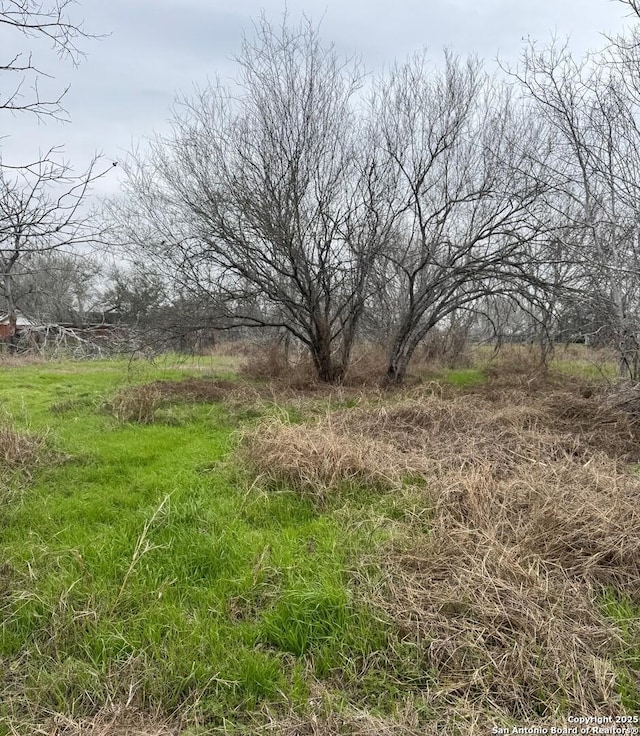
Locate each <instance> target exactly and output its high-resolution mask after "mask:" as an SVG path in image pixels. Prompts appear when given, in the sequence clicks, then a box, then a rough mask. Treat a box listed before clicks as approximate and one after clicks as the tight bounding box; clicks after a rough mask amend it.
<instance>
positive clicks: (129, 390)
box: [107, 378, 237, 424]
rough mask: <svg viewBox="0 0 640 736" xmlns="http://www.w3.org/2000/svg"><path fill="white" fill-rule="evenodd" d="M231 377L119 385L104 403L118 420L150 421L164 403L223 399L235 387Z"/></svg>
mask: <svg viewBox="0 0 640 736" xmlns="http://www.w3.org/2000/svg"><path fill="white" fill-rule="evenodd" d="M236 388H237V387H236V384H234V383H233V382H231V381H225V380H221V379H208V378H187V379H184V380H180V381H154V382H153V383H143V384H140V385H136V386H127V387H126V388H123V389H121V390H120V391H119V392H118V393H117V394H116V395H115V396H114V397H113V398H112V399H111V401H110V402H108V404H107V409H108V410H109V411H110V412H111V414H113V416H114V417H115V418H116V419H117V420H118V421H120V422H136V423H139V424H151V423H152V422H153V421H154V420H155V418H156V412H157V411H158V409H160V408H161V407H163V406H167V405H169V404H176V403H188V402H217V401H222V400H223V399H224V398H226V397H228V396H229V395H230V394H232V393H233V392H234V391H235V390H236Z"/></svg>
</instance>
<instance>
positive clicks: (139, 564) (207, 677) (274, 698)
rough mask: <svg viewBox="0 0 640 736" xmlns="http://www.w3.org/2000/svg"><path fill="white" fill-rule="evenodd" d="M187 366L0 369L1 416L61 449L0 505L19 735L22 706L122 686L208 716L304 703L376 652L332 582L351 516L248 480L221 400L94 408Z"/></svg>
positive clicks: (376, 634) (7, 643)
mask: <svg viewBox="0 0 640 736" xmlns="http://www.w3.org/2000/svg"><path fill="white" fill-rule="evenodd" d="M223 369H224V371H225V372H227V375H228V371H227V367H226V366H223ZM208 370H209V371H213V373H214V374H219V373H220V372H219V371H218V372H216V365H215V363H212V364H211V365H210V366H209V368H208ZM193 372H197V373H198V374H200V375H201V374H202V373H203V369H202V367H201V366H196V367H195V369H194V371H193ZM190 373H191V369H190V368H189V367H188V366H184V365H183V366H180V367H178V368H176V367H175V366H173V365H172V366H171V367H165V366H161V367H151V366H149V365H146V364H139V365H138V364H136V365H133V366H132V365H131V364H128V363H125V362H118V361H108V362H107V361H102V362H95V363H85V364H81V365H73V364H65V363H59V364H56V363H52V364H50V365H49V364H48V365H31V366H23V367H15V368H3V389H2V395H1V400H2V409H3V411H4V412H5V413H7V414H8V415H9V416H10V417H11V418H12V421H13V422H14V424H15V425H17V426H18V427H20V426H22V427H27V426H28V427H29V428H30V429H31V430H32V431H39V432H46V434H47V437H48V440H47V441H48V443H49V444H51V445H52V446H55V448H56V449H57V450H58V451H60V452H62V453H64V455H65V456H66V458H67V459H66V461H65V462H63V463H61V464H56V465H52V466H50V467H47V468H45V469H43V470H41V471H39V472H36V473H35V476H34V479H33V482H32V484H31V486H30V487H29V488H28V489H27V490H25V491H23V493H22V495H21V497H20V500H19V501H18V502H16V503H14V504H13V505H12V506H10V507H9V508H8V509H6V513H4V515H3V516H2V517H1V518H0V560H2V567H1V569H0V575H1V578H0V580H2V582H4V583H5V586H4V591H3V592H0V607H1V609H2V628H1V629H0V664H1V667H0V669H1V670H2V671H3V672H4V673H5V674H4V675H0V693H1V697H0V723H2V722H7V723H9V722H10V723H12V724H14V727H18V726H16V725H15V724H20V723H23V724H25V725H24V726H23V727H22V728H23V730H24V733H29V732H30V731H29V728H30V726H29V725H28V724H29V723H31V721H30V720H29V719H30V718H31V719H32V721H33V720H34V719H35V721H37V720H38V718H41V717H43V716H44V714H47V713H55V712H60V713H64V714H66V715H68V716H69V717H80V716H82V715H87V714H89V715H90V714H91V713H93V712H94V711H95V710H97V709H98V708H99V707H100V706H101V705H103V704H104V703H105V702H110V701H115V702H119V701H120V702H124V701H126V700H127V699H128V698H129V697H130V696H131V693H132V692H133V693H134V700H135V703H136V704H137V705H139V706H140V707H143V708H148V709H156V708H159V709H160V710H161V711H162V712H164V713H166V714H171V713H173V712H174V711H185V709H187V708H188V707H191V708H192V713H193V717H197V719H199V720H201V721H202V720H203V719H204V721H205V722H207V723H211V724H214V725H215V724H216V723H218V724H219V723H221V722H222V721H223V720H228V719H229V718H231V719H232V720H233V718H234V714H235V713H240V712H242V711H245V710H249V711H250V710H251V709H255V708H257V707H258V706H259V704H260V703H269V704H270V705H272V706H274V707H275V706H278V704H280V705H281V706H282V707H284V706H285V705H286V706H287V707H294V708H304V705H305V703H306V700H307V698H308V689H309V682H310V680H309V678H310V677H311V678H314V677H326V676H330V675H331V673H333V672H336V673H339V674H340V677H341V678H346V681H347V685H348V684H349V680H350V678H351V680H353V682H352V684H353V685H354V687H355V686H356V684H357V674H358V671H359V668H360V664H361V663H362V662H363V661H364V660H366V659H367V658H368V657H370V656H371V655H372V653H374V652H377V651H379V650H380V649H383V648H384V647H385V641H386V636H387V631H386V627H385V625H384V624H383V623H380V622H379V621H377V620H375V619H374V618H373V616H372V614H371V613H370V612H369V611H367V610H365V609H363V607H362V606H361V605H360V604H358V603H357V602H356V601H355V600H354V599H353V596H352V593H351V592H350V589H349V576H348V572H347V571H348V570H349V569H350V568H351V567H352V566H353V565H354V560H356V559H357V557H358V555H359V554H360V553H361V551H362V550H363V549H368V550H370V548H371V543H372V536H371V530H367V529H366V525H363V524H362V523H356V524H354V525H350V524H349V521H348V515H347V517H345V515H344V514H342V515H340V514H337V513H335V510H334V512H327V513H324V514H322V513H319V512H318V511H317V510H316V509H314V507H313V506H312V505H311V504H310V502H309V501H307V500H305V499H302V498H300V497H298V496H297V495H295V494H293V493H287V492H281V493H275V494H266V493H264V492H262V491H261V490H259V489H258V488H254V487H252V486H251V485H250V484H249V481H248V479H247V478H246V477H245V476H244V475H243V473H242V472H240V471H238V470H237V469H236V468H234V466H233V464H232V462H230V459H229V454H230V451H231V450H232V448H233V445H234V442H235V434H234V432H235V430H236V429H237V426H238V421H237V417H234V416H232V415H230V414H229V411H228V410H227V409H226V408H225V407H223V406H222V405H220V404H210V405H202V404H196V405H190V406H188V407H184V406H182V407H180V412H181V416H180V421H178V422H175V421H172V422H166V421H163V420H162V417H161V420H160V421H158V422H154V423H152V424H149V425H139V424H127V423H121V422H118V421H116V420H115V419H114V417H112V416H111V415H110V414H109V413H108V412H107V411H105V409H104V406H105V401H106V400H108V399H109V397H110V396H112V395H113V393H114V392H115V391H117V390H118V389H119V388H121V387H123V386H125V385H128V383H129V382H134V383H135V382H142V381H149V380H154V379H156V378H176V377H181V376H185V375H189V374H190ZM345 518H346V523H345ZM303 673H306V674H304V675H303ZM3 677H4V681H3V679H2V678H3ZM0 733H2V728H1V727H0Z"/></svg>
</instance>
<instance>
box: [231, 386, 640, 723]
mask: <svg viewBox="0 0 640 736" xmlns="http://www.w3.org/2000/svg"><path fill="white" fill-rule="evenodd" d="M637 438H638V435H637V434H636V430H635V419H634V417H633V416H632V415H629V416H626V417H625V416H624V414H623V412H622V411H621V409H620V408H619V407H617V406H614V405H612V402H609V403H608V404H606V403H603V400H602V397H598V396H594V397H591V399H587V398H585V397H584V396H581V395H576V394H575V393H572V392H571V391H565V392H555V393H554V392H553V391H552V392H549V393H546V394H544V393H541V394H536V393H532V394H530V395H525V394H523V393H520V392H513V391H503V392H497V393H493V394H492V395H491V396H487V395H485V396H483V395H464V396H454V397H452V398H444V397H442V396H437V395H429V396H419V395H416V396H415V398H413V399H403V400H400V401H398V402H396V403H395V404H390V405H387V406H376V407H368V408H367V407H358V408H355V409H350V410H340V411H337V412H333V413H330V414H328V415H326V416H325V417H323V418H321V419H320V420H319V421H317V422H315V423H314V424H310V425H297V426H291V425H288V424H287V423H285V422H283V421H275V420H271V421H270V422H269V423H267V424H262V425H259V426H258V427H257V428H255V429H253V430H251V431H250V432H248V433H246V434H245V436H244V441H243V452H244V453H245V458H246V459H247V461H248V462H249V464H250V465H251V467H252V468H253V469H254V471H257V472H258V473H260V474H262V475H263V476H265V477H267V478H269V479H271V480H276V481H280V482H285V483H287V484H288V485H289V486H292V487H294V488H298V489H299V490H300V491H303V492H305V493H307V494H312V495H313V496H314V497H316V498H318V499H319V500H320V501H324V500H325V499H326V498H327V496H328V495H329V494H332V493H333V494H335V493H337V492H339V490H340V487H341V485H342V484H343V483H345V482H347V481H351V480H355V481H357V482H358V483H364V484H369V485H372V486H377V487H381V488H384V489H386V490H392V489H393V488H395V487H398V486H399V484H402V483H403V482H404V483H407V482H411V479H416V478H420V480H421V483H420V484H419V489H417V490H418V492H419V493H421V494H423V498H424V507H425V508H429V509H431V511H430V515H431V531H430V533H429V535H428V536H425V535H424V533H423V532H422V531H421V532H420V533H415V532H414V531H412V530H411V528H408V531H407V540H406V543H403V544H402V545H398V546H397V547H396V548H391V549H389V550H388V553H387V554H386V556H385V557H384V558H383V559H382V560H381V564H382V566H383V568H384V569H385V570H386V580H387V582H386V585H385V587H384V588H383V589H382V590H381V589H379V588H378V589H376V591H375V592H370V593H369V594H368V595H370V596H371V598H370V600H375V601H376V605H377V606H378V607H379V608H381V609H383V610H384V612H385V613H386V615H387V616H389V617H390V618H391V620H392V621H393V622H395V625H396V626H397V627H398V629H399V631H400V632H401V635H402V637H403V638H404V639H405V640H406V641H408V642H411V643H412V644H413V645H414V646H415V650H416V657H417V658H419V660H420V663H421V667H422V668H423V670H424V671H425V672H428V673H431V674H432V675H433V677H434V681H435V685H434V687H433V691H432V695H433V712H434V713H436V714H440V716H441V717H442V718H443V719H444V720H445V721H446V720H447V718H449V716H451V714H452V713H454V712H455V711H456V709H457V708H459V706H460V703H464V704H466V705H465V708H467V709H468V710H469V712H470V713H471V715H472V720H473V718H480V719H481V720H482V718H483V717H484V716H482V714H485V716H486V718H487V719H488V720H487V722H488V721H489V720H491V719H492V718H493V719H494V720H495V719H498V720H500V719H502V722H506V721H508V719H512V720H516V721H518V722H522V721H524V722H526V723H535V722H536V719H537V722H545V724H547V725H548V724H549V722H550V719H551V720H554V719H555V720H556V721H559V722H560V721H561V720H562V716H563V714H564V715H566V714H567V713H589V714H594V715H596V714H602V715H604V714H609V715H611V714H619V713H621V712H624V710H623V707H622V705H621V701H620V695H619V689H620V688H619V683H618V679H617V678H618V676H619V673H618V672H617V671H616V665H615V664H614V663H615V662H616V659H617V658H619V657H620V656H621V654H622V652H623V649H624V644H623V639H622V637H621V634H620V631H619V630H618V629H617V628H616V626H615V624H614V623H612V622H611V621H610V620H608V619H607V618H606V617H605V616H604V614H603V613H602V611H601V609H600V608H599V606H598V604H597V600H598V596H599V595H600V594H601V593H602V591H603V590H605V589H607V590H609V589H615V590H616V591H617V593H618V594H620V595H623V596H626V597H628V598H630V599H632V600H635V601H636V602H640V526H639V524H638V521H639V520H640V480H639V479H638V478H637V477H636V476H634V475H633V474H631V472H630V471H628V469H627V467H626V466H625V461H627V460H628V459H629V457H630V456H632V455H633V453H634V452H637V442H638V439H637ZM365 587H366V585H364V582H363V584H362V585H359V586H358V589H359V590H362V589H364V588H365ZM629 676H630V677H632V678H633V677H636V678H637V674H636V675H634V674H631V675H629ZM635 684H636V686H640V682H636V683H635ZM306 732H307V731H300V733H306ZM308 732H309V733H316V732H315V731H308ZM317 732H318V733H322V731H317ZM399 733H400V732H399Z"/></svg>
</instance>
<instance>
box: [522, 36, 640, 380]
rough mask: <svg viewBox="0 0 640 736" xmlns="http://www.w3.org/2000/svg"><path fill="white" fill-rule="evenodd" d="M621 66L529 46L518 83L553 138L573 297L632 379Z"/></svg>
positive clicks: (632, 176) (630, 235) (633, 271)
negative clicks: (586, 309)
mask: <svg viewBox="0 0 640 736" xmlns="http://www.w3.org/2000/svg"><path fill="white" fill-rule="evenodd" d="M625 68H626V65H625V63H624V61H623V60H622V61H621V59H620V57H614V56H612V55H611V54H609V55H608V56H604V55H600V56H597V57H592V58H591V59H586V60H585V61H582V62H576V61H575V60H574V59H573V58H572V56H571V54H570V53H569V52H568V50H567V48H566V46H558V45H557V44H552V45H551V46H550V47H549V48H547V49H544V50H542V51H538V50H537V49H535V47H530V48H529V49H528V50H527V52H526V53H525V56H524V62H523V65H522V69H521V71H520V73H519V74H518V78H519V80H520V82H521V83H522V85H523V87H524V89H525V90H526V92H527V94H528V95H529V96H530V97H531V99H532V100H534V102H535V103H536V105H537V108H538V111H539V114H541V115H543V116H544V117H545V119H546V120H547V122H548V123H549V124H550V125H552V126H553V128H554V129H555V131H556V133H557V145H556V147H555V150H554V155H553V167H552V168H553V172H552V173H553V176H554V178H555V180H556V191H557V193H558V197H557V202H561V201H562V200H564V204H562V203H560V204H557V205H556V206H557V208H558V209H560V210H562V211H563V212H564V215H565V223H564V230H565V236H564V251H563V254H562V259H563V260H564V261H565V262H566V263H570V264H572V266H573V273H572V277H573V280H574V288H573V295H572V300H573V301H574V302H575V301H576V300H577V301H582V302H584V303H588V304H589V305H590V312H591V313H592V315H593V332H594V333H595V331H598V333H600V334H599V339H600V340H601V341H602V340H604V341H606V342H609V343H610V344H614V345H615V346H616V348H617V351H618V357H619V363H620V371H621V373H622V374H623V375H628V376H631V377H633V378H634V379H638V378H640V288H639V286H638V276H639V274H640V271H639V267H640V206H639V204H638V202H639V201H640V198H639V195H640V189H639V186H640V130H639V129H638V125H637V114H638V111H639V110H638V106H637V104H636V102H635V100H634V97H633V95H631V94H630V93H629V87H628V85H627V83H626V80H625V79H624V70H625ZM565 301H566V298H565ZM574 311H584V310H579V309H575V308H574Z"/></svg>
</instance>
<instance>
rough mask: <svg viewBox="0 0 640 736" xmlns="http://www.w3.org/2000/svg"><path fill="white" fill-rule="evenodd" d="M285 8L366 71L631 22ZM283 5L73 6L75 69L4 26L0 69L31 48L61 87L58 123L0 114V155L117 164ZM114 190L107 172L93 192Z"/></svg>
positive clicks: (427, 1)
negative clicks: (88, 35) (79, 39)
mask: <svg viewBox="0 0 640 736" xmlns="http://www.w3.org/2000/svg"><path fill="white" fill-rule="evenodd" d="M286 6H287V7H288V12H289V14H290V16H291V18H292V19H293V20H297V19H299V17H300V14H301V13H303V12H304V13H305V14H306V15H307V16H308V17H309V18H310V19H311V20H313V21H314V22H315V21H317V22H319V21H321V35H322V37H323V39H324V40H326V41H327V42H333V43H335V45H336V46H337V47H338V48H339V49H340V50H343V51H344V52H345V53H349V54H352V53H354V52H355V53H358V54H360V55H361V57H362V59H363V61H364V62H365V64H366V66H367V67H368V68H369V69H372V70H376V69H381V68H382V67H384V66H385V65H388V64H390V63H392V62H393V61H394V60H396V59H398V60H401V59H403V58H405V57H406V56H407V54H409V53H411V52H412V51H415V50H417V49H420V48H422V47H425V46H426V47H427V48H428V49H429V50H430V52H431V55H432V57H433V58H434V59H436V60H437V59H438V57H439V56H440V54H441V51H442V49H444V48H445V47H449V48H451V49H453V50H454V51H456V52H458V53H460V54H463V55H464V54H470V53H471V54H477V55H478V56H480V57H482V58H483V59H485V60H486V62H487V66H488V67H491V66H492V64H493V63H494V61H495V59H496V57H498V56H499V57H500V58H501V59H503V60H506V61H514V60H516V59H517V58H518V56H519V54H520V52H521V49H522V46H523V40H524V39H525V38H526V37H529V38H531V39H533V40H536V41H538V42H539V43H541V44H544V43H545V42H547V41H548V40H549V39H550V38H551V37H552V36H553V35H555V36H557V37H560V38H565V37H567V36H569V37H570V45H571V47H572V48H573V49H575V51H576V53H577V54H582V53H584V52H585V51H586V50H589V49H598V48H600V47H602V46H603V44H604V38H603V36H602V33H603V32H609V33H613V32H616V31H619V30H621V29H622V28H623V27H625V26H626V25H628V24H629V23H630V22H631V21H630V20H629V19H628V18H627V17H626V16H627V15H628V11H626V10H625V7H624V6H623V5H622V4H620V3H618V2H616V1H615V0H394V1H393V2H383V0H367V1H365V0H342V2H335V1H334V0H306V2H299V1H296V0H289V1H288V3H287V4H286ZM284 8H285V3H284V2H280V1H279V0H278V1H277V2H276V0H234V1H233V2H229V3H222V2H220V0H79V2H78V5H77V6H76V7H75V8H74V9H73V12H74V14H75V17H76V18H77V19H78V20H82V19H84V21H85V27H86V28H87V30H90V31H91V32H93V33H96V34H108V35H105V37H104V38H103V39H102V40H100V41H86V42H85V43H84V44H83V49H84V50H85V51H86V54H87V56H86V58H85V59H84V60H83V62H82V63H81V64H80V66H79V67H78V68H73V66H71V65H70V64H69V63H60V62H58V61H57V59H56V58H55V57H52V55H51V54H50V53H49V52H48V50H47V48H46V47H45V48H44V49H43V48H41V47H40V46H39V45H38V44H36V43H35V42H34V41H33V40H29V39H25V38H24V37H22V36H20V35H18V34H16V33H15V31H10V30H8V29H6V28H5V29H2V30H0V55H1V56H2V58H0V63H1V62H3V61H5V59H6V58H7V53H11V54H12V53H16V52H18V51H29V50H33V51H34V60H35V61H36V62H38V63H40V65H41V66H42V67H44V68H45V70H46V71H48V72H50V73H51V74H53V75H55V80H54V82H53V85H54V87H53V88H54V89H61V88H64V87H65V86H66V85H67V84H70V85H71V89H70V91H69V93H68V95H67V97H66V99H65V107H66V109H67V111H68V114H69V117H70V118H71V122H70V123H68V124H60V123H55V122H51V121H49V122H47V123H46V124H37V123H36V122H35V121H34V120H31V119H29V118H28V117H26V116H25V115H24V114H23V115H21V116H18V117H13V118H12V117H11V116H9V115H8V114H7V113H2V112H1V111H0V135H3V134H4V135H5V136H6V137H4V138H3V139H2V140H0V149H1V151H2V156H3V160H4V161H5V163H12V164H20V163H25V162H27V161H30V160H33V158H34V156H36V155H37V154H38V151H39V150H46V149H48V148H49V147H50V146H52V145H59V144H62V145H64V149H65V154H66V156H67V158H68V159H69V160H70V161H71V162H72V163H73V165H74V166H75V167H76V169H80V168H82V167H83V166H85V165H86V163H87V162H88V160H89V159H90V158H91V156H92V154H93V153H94V152H102V153H104V155H105V157H106V158H107V159H109V160H113V161H116V160H121V159H122V158H123V157H124V156H125V155H126V151H128V150H130V149H131V148H132V146H134V145H136V142H138V141H140V140H141V139H143V138H144V136H147V135H149V134H151V133H152V132H153V131H154V130H163V129H166V126H167V121H168V119H169V118H170V116H171V110H170V108H171V104H172V102H173V100H174V98H175V95H176V93H178V92H187V93H188V92H189V91H190V90H192V89H193V87H194V85H196V84H197V85H200V86H202V85H203V84H204V83H206V80H207V78H213V77H215V76H216V75H219V76H221V77H223V78H224V77H231V76H232V75H233V69H234V67H233V62H232V61H231V57H232V56H233V55H234V54H235V53H236V52H237V51H238V49H239V46H240V40H241V36H242V33H243V31H245V32H248V33H250V32H251V23H252V19H255V18H257V17H258V16H259V14H260V12H261V11H264V13H265V15H266V16H267V18H268V19H270V20H272V21H274V22H276V23H277V22H278V21H279V20H281V18H282V13H283V10H284ZM12 81H13V80H12ZM6 91H7V79H6V75H5V76H4V77H2V76H0V94H1V93H3V92H6ZM117 189H118V174H117V170H115V169H114V170H113V174H112V175H111V176H110V177H109V179H108V180H106V181H103V182H102V184H101V185H100V190H101V191H102V192H109V191H116V190H117Z"/></svg>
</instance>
